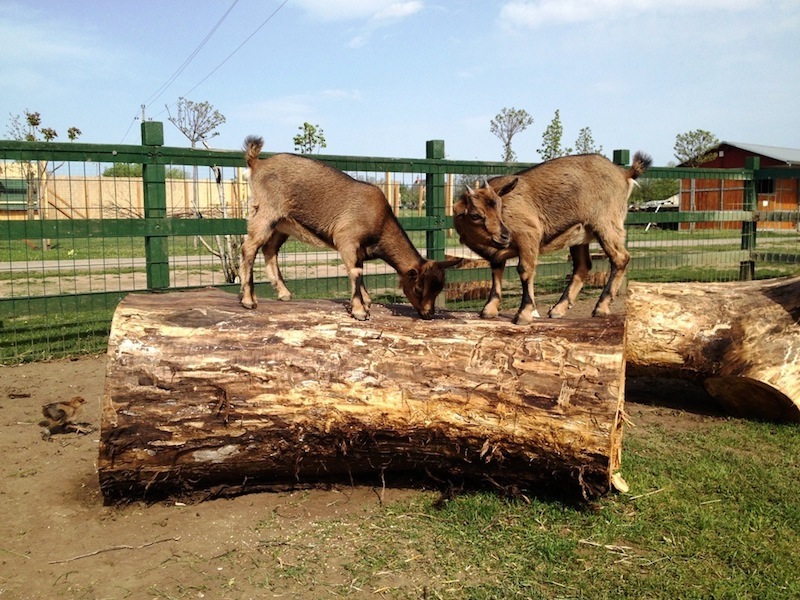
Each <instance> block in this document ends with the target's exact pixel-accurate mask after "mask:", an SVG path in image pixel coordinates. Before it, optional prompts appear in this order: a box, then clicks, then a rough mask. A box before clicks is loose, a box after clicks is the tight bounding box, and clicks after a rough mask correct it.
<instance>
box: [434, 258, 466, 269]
mask: <svg viewBox="0 0 800 600" xmlns="http://www.w3.org/2000/svg"><path fill="white" fill-rule="evenodd" d="M462 262H464V259H463V258H450V259H448V260H440V261H437V263H436V264H437V265H438V266H439V268H440V269H449V268H451V267H457V266H458V265H460V264H461V263H462Z"/></svg>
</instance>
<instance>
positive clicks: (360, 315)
mask: <svg viewBox="0 0 800 600" xmlns="http://www.w3.org/2000/svg"><path fill="white" fill-rule="evenodd" d="M350 314H351V315H352V316H353V318H354V319H355V320H356V321H368V320H369V313H367V312H351V313H350Z"/></svg>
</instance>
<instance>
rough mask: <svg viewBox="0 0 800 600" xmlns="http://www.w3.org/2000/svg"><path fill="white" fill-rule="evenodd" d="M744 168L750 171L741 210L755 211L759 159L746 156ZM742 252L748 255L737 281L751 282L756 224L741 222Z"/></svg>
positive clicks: (754, 262)
mask: <svg viewBox="0 0 800 600" xmlns="http://www.w3.org/2000/svg"><path fill="white" fill-rule="evenodd" d="M744 166H745V168H746V169H748V170H749V171H750V178H749V179H747V180H745V182H744V200H743V204H742V210H745V211H755V210H756V201H757V195H756V171H757V170H758V169H760V168H761V158H760V157H758V156H748V157H747V158H746V159H745V163H744ZM741 248H742V250H747V251H748V252H749V253H750V255H749V258H748V260H743V261H742V262H740V263H739V281H751V280H753V279H755V276H756V261H755V260H754V258H753V256H754V253H755V250H756V222H755V221H752V220H751V221H742V244H741Z"/></svg>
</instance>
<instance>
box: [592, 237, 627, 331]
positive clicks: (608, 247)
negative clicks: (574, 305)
mask: <svg viewBox="0 0 800 600" xmlns="http://www.w3.org/2000/svg"><path fill="white" fill-rule="evenodd" d="M614 234H615V235H614V236H613V238H614V240H616V241H614V240H609V239H608V238H603V237H600V236H599V235H598V236H597V240H598V241H599V242H600V245H601V246H602V248H603V251H604V252H605V253H606V254H607V255H608V260H609V262H610V263H611V268H610V270H609V274H608V281H607V282H606V285H605V287H604V288H603V291H602V292H601V293H600V298H599V299H598V300H597V305H596V306H595V307H594V312H592V316H593V317H604V316H606V315H610V314H611V303H612V302H613V301H614V298H616V297H617V294H618V293H619V288H620V286H621V285H622V282H623V281H624V279H625V272H626V271H627V269H628V263H629V262H630V260H631V255H630V254H629V253H628V251H627V250H626V249H625V230H624V229H622V230H621V231H615V232H614Z"/></svg>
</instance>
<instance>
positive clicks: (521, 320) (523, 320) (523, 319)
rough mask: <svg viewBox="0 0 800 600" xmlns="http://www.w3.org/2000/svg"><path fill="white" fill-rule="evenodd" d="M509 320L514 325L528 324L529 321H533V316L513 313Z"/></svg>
mask: <svg viewBox="0 0 800 600" xmlns="http://www.w3.org/2000/svg"><path fill="white" fill-rule="evenodd" d="M511 322H512V323H513V324H514V325H530V324H531V323H533V318H531V317H529V316H525V315H519V314H517V315H514V318H513V319H511Z"/></svg>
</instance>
